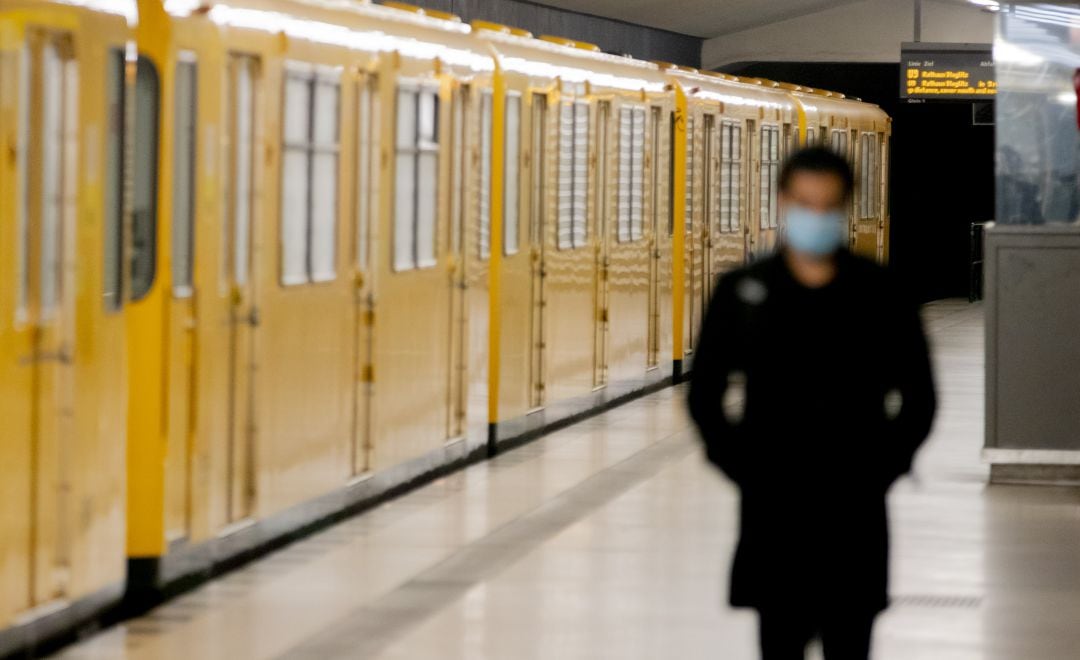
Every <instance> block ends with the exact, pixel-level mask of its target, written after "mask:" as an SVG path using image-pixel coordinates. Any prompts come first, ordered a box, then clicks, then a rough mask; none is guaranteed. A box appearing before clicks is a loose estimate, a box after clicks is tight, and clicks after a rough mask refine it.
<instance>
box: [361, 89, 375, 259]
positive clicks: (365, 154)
mask: <svg viewBox="0 0 1080 660" xmlns="http://www.w3.org/2000/svg"><path fill="white" fill-rule="evenodd" d="M378 89H379V88H378V79H377V78H375V77H374V76H371V77H365V78H363V79H361V80H360V83H359V89H358V90H357V103H356V113H357V116H356V140H357V145H356V157H357V163H356V176H357V185H356V192H357V194H356V205H357V208H356V265H357V267H358V268H359V269H360V270H361V271H366V270H367V269H368V267H369V263H370V259H371V248H370V241H371V220H372V217H373V216H374V215H375V214H376V212H377V209H378V208H379V168H378V166H377V165H376V163H377V162H378V159H377V154H378V153H379V136H380V131H379V129H378V127H379V125H380V124H379V102H378Z"/></svg>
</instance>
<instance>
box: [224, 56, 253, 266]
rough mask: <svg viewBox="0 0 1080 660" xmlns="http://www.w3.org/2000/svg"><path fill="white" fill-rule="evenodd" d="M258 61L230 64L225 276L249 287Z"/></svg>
mask: <svg viewBox="0 0 1080 660" xmlns="http://www.w3.org/2000/svg"><path fill="white" fill-rule="evenodd" d="M258 66H259V61H258V60H257V59H256V58H254V57H251V56H248V55H232V56H231V57H230V61H229V88H230V94H229V97H230V101H231V106H232V107H231V112H230V118H229V121H230V124H231V125H230V138H231V146H230V154H229V157H230V161H231V164H230V177H231V184H232V190H231V193H230V194H231V199H230V203H229V206H230V208H229V220H230V222H227V223H223V226H222V229H223V230H224V232H225V238H224V240H225V242H224V245H228V246H230V248H231V249H229V250H225V251H222V257H223V259H224V263H223V264H222V272H223V273H226V274H228V275H229V276H230V278H231V282H230V283H231V284H232V285H234V286H237V287H243V286H246V285H247V283H248V279H249V272H250V261H251V224H252V215H253V209H252V196H253V195H252V189H253V187H254V185H253V184H254V174H255V112H256V108H255V94H256V83H257V77H258Z"/></svg>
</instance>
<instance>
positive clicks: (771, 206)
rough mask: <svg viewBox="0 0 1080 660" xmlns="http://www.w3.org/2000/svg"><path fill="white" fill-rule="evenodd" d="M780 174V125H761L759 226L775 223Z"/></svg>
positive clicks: (770, 226)
mask: <svg viewBox="0 0 1080 660" xmlns="http://www.w3.org/2000/svg"><path fill="white" fill-rule="evenodd" d="M779 176H780V127H779V126H762V127H761V228H762V229H773V228H775V227H776V225H777V209H776V198H777V189H776V186H777V179H778V178H779Z"/></svg>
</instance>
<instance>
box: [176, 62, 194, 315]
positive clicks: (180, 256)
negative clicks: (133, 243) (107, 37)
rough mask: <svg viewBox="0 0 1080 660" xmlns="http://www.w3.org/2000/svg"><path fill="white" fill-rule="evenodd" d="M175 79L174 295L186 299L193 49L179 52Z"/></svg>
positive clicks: (190, 283) (190, 269)
mask: <svg viewBox="0 0 1080 660" xmlns="http://www.w3.org/2000/svg"><path fill="white" fill-rule="evenodd" d="M173 80H174V84H173V87H174V93H173V100H174V107H173V129H174V131H175V134H174V138H173V172H174V175H173V208H172V253H171V254H172V295H173V298H176V299H185V298H190V297H191V296H193V295H194V293H195V287H194V257H195V218H196V205H197V199H198V197H197V193H196V189H197V186H198V183H197V180H196V172H197V168H196V163H197V162H198V161H197V157H198V150H199V149H198V135H199V62H198V57H197V56H196V54H195V53H194V52H193V51H187V50H185V51H180V52H179V53H177V58H176V68H175V71H174V73H173Z"/></svg>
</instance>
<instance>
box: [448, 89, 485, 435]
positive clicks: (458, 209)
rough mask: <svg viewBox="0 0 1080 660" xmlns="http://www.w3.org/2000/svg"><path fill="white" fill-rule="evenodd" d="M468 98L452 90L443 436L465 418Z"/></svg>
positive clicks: (458, 431) (466, 92) (461, 426)
mask: <svg viewBox="0 0 1080 660" xmlns="http://www.w3.org/2000/svg"><path fill="white" fill-rule="evenodd" d="M488 99H489V97H485V110H488V106H487V105H486V104H487V103H488V102H489V101H488ZM469 100H470V87H469V86H468V85H461V86H459V87H457V88H456V89H455V90H454V96H453V101H452V108H451V113H452V114H453V117H452V118H451V121H452V122H453V123H452V124H451V130H452V135H451V136H450V139H451V142H452V144H451V149H452V157H451V161H450V204H451V207H450V264H451V265H450V388H449V392H450V405H449V407H448V411H447V415H448V419H447V433H446V437H447V438H459V437H461V436H463V435H465V433H466V430H467V429H466V426H467V421H468V359H469V356H468V344H467V342H468V336H469V335H468V329H467V327H466V321H467V319H468V315H467V313H466V310H467V308H468V307H467V306H468V296H467V291H468V281H469V280H468V273H467V268H466V263H467V260H466V258H465V249H466V248H465V246H466V245H467V244H468V241H467V240H466V230H465V227H466V224H467V223H466V222H465V218H467V217H468V207H467V200H466V195H465V192H466V185H465V181H466V178H465V173H466V172H468V171H469V149H468V145H467V144H466V135H467V134H468V131H467V130H466V127H467V126H469V122H470V121H471V112H470V107H469ZM488 128H489V129H490V127H488ZM488 139H490V138H488Z"/></svg>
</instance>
